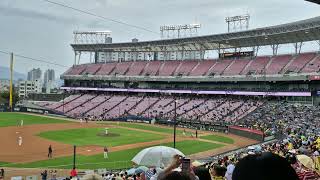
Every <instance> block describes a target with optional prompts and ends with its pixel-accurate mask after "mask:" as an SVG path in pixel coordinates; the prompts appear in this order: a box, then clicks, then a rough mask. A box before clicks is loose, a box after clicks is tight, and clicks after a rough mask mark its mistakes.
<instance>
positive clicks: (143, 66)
mask: <svg viewBox="0 0 320 180" xmlns="http://www.w3.org/2000/svg"><path fill="white" fill-rule="evenodd" d="M309 3H310V4H311V3H315V4H316V3H320V2H319V1H318V2H317V1H316V0H314V1H310V2H309ZM319 8H320V7H319ZM249 19H250V17H249V15H248V14H246V15H242V16H234V17H228V18H226V22H227V23H228V32H226V33H219V34H212V35H195V34H193V35H191V36H190V37H185V36H181V34H182V32H183V33H185V32H189V30H190V32H191V31H192V32H193V33H194V32H196V31H197V28H199V25H198V24H190V25H186V26H183V25H178V26H171V25H170V26H162V27H161V28H160V31H161V36H162V38H161V39H159V40H149V41H139V40H138V39H133V40H132V42H121V43H119V42H116V43H113V42H112V40H111V37H110V32H108V31H101V32H100V31H91V32H84V31H74V42H73V43H71V47H72V50H73V52H74V59H70V60H68V61H72V62H73V65H72V66H71V67H68V70H66V71H65V72H64V73H63V74H61V75H60V78H61V79H62V80H63V82H64V83H63V86H62V87H60V89H59V91H60V93H59V94H57V95H56V96H52V97H51V96H49V95H41V94H39V95H37V94H35V95H33V97H32V99H27V98H26V99H25V100H24V101H23V102H20V103H17V104H12V101H10V103H9V104H8V106H3V107H2V106H1V107H0V111H3V112H0V169H2V170H3V173H2V174H0V179H1V178H3V179H14V180H20V179H21V180H22V179H28V180H36V179H40V178H41V179H74V178H78V179H104V180H109V179H110V180H112V179H172V178H173V179H185V178H187V179H200V180H201V179H213V180H215V179H219V178H218V177H220V178H221V179H226V180H232V179H248V180H251V179H255V178H252V177H254V176H253V174H255V173H257V174H258V175H260V176H261V177H260V178H256V179H271V178H272V177H274V176H272V175H273V173H274V172H275V173H276V174H277V177H278V178H274V179H315V180H316V179H320V167H319V166H320V156H319V152H320V54H319V51H320V16H318V17H311V18H309V19H304V20H300V21H295V22H287V23H284V24H279V25H275V26H266V27H262V28H255V29H250V28H248V26H249V22H248V21H249ZM237 26H242V27H245V29H242V30H240V31H232V29H235V28H237ZM186 29H187V30H186ZM175 32H178V34H175V35H176V36H174V37H172V38H166V36H168V37H169V35H172V34H173V33H175ZM99 38H100V39H99ZM305 44H309V45H310V44H311V45H310V46H312V48H313V49H315V50H313V51H308V50H304V47H305ZM288 45H289V47H290V49H291V50H292V52H291V53H289V54H281V53H278V52H279V51H280V50H281V48H282V47H284V46H285V47H286V48H287V46H288ZM265 48H269V49H270V53H269V54H268V55H265V54H263V53H260V51H263V50H261V49H265ZM306 49H307V48H306ZM208 54H215V57H213V58H211V57H209V55H208ZM11 58H12V60H13V59H14V55H13V54H12V56H11ZM88 62H89V63H88ZM12 66H13V65H12ZM11 99H12V97H11ZM177 155H179V157H180V160H179V163H178V164H177V163H176V164H175V157H176V156H177ZM248 157H249V158H248ZM250 158H251V159H250ZM255 158H257V159H259V158H260V159H259V160H256V159H255ZM187 160H188V161H187ZM250 161H252V162H251V163H249V162H250ZM188 163H189V164H188ZM245 163H247V164H245ZM272 163H274V164H272ZM173 164H174V165H176V166H174V168H173ZM186 164H187V165H186ZM283 164H288V166H286V165H283ZM282 165H283V167H282ZM179 166H180V167H179ZM185 166H188V167H187V168H186V167H185ZM189 166H190V167H191V169H192V170H190V172H189V169H190V167H189ZM169 168H172V169H176V168H178V169H179V168H180V170H177V171H174V170H172V169H169ZM259 168H260V169H259ZM285 168H287V169H285ZM289 168H290V169H289ZM168 169H169V170H168ZM261 169H268V172H265V170H261ZM279 169H281V170H282V169H283V170H282V171H281V172H278V170H279ZM291 169H292V171H291ZM171 170H172V171H171ZM70 171H71V173H70ZM191 171H192V172H191ZM252 171H254V172H252ZM175 172H180V173H178V174H175ZM201 172H205V173H207V174H208V177H209V178H206V176H205V175H203V173H201ZM283 172H284V173H283ZM44 173H45V175H44ZM150 173H151V174H150ZM172 174H173V175H172ZM185 174H186V175H185ZM247 174H250V175H252V176H247ZM174 175H175V176H174ZM184 175H185V176H187V177H182V176H184ZM180 176H181V177H180ZM44 177H45V178H44ZM230 177H231V178H230Z"/></svg>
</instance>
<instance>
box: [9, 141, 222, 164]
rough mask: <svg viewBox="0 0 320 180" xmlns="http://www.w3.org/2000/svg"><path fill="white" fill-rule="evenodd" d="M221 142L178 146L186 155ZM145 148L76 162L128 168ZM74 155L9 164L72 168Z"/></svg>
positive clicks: (215, 146)
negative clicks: (105, 157)
mask: <svg viewBox="0 0 320 180" xmlns="http://www.w3.org/2000/svg"><path fill="white" fill-rule="evenodd" d="M162 145H166V146H168V145H172V143H166V144H162ZM222 146H223V145H221V144H215V143H208V142H201V141H197V140H194V141H191V140H187V141H181V142H177V143H176V147H177V148H178V149H179V150H180V151H182V152H183V153H184V154H185V155H190V154H194V153H198V152H203V151H207V150H211V149H215V148H219V147H222ZM144 148H146V147H143V148H134V149H128V150H123V151H116V152H110V153H109V154H108V155H109V158H108V159H104V158H103V154H102V153H101V154H98V155H93V156H81V155H78V156H77V159H76V162H77V164H78V165H77V168H78V169H98V168H107V169H109V170H112V169H126V168H130V167H132V163H131V159H132V158H133V157H134V156H135V155H136V154H137V153H138V152H139V151H141V150H142V149H144ZM72 162H73V159H72V156H69V157H61V158H55V159H51V160H44V161H37V162H32V163H25V164H12V165H8V166H10V167H20V168H40V167H41V168H47V167H51V168H58V169H71V168H72Z"/></svg>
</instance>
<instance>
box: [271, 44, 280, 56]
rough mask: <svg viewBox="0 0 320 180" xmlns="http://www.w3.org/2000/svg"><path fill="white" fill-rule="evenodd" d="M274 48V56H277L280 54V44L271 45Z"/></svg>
mask: <svg viewBox="0 0 320 180" xmlns="http://www.w3.org/2000/svg"><path fill="white" fill-rule="evenodd" d="M271 48H272V54H273V55H274V56H275V55H277V54H278V48H279V44H273V45H271Z"/></svg>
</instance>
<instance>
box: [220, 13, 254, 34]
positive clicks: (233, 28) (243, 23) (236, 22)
mask: <svg viewBox="0 0 320 180" xmlns="http://www.w3.org/2000/svg"><path fill="white" fill-rule="evenodd" d="M225 20H226V23H227V25H228V32H237V31H242V30H248V29H249V21H250V15H249V14H245V15H240V16H232V17H226V18H225Z"/></svg>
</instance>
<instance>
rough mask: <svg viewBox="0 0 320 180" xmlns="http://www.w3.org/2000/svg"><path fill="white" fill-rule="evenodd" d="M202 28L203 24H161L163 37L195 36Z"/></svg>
mask: <svg viewBox="0 0 320 180" xmlns="http://www.w3.org/2000/svg"><path fill="white" fill-rule="evenodd" d="M200 28H201V24H184V25H163V26H160V34H161V39H165V38H168V39H169V38H182V37H194V36H197V35H198V29H200Z"/></svg>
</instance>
